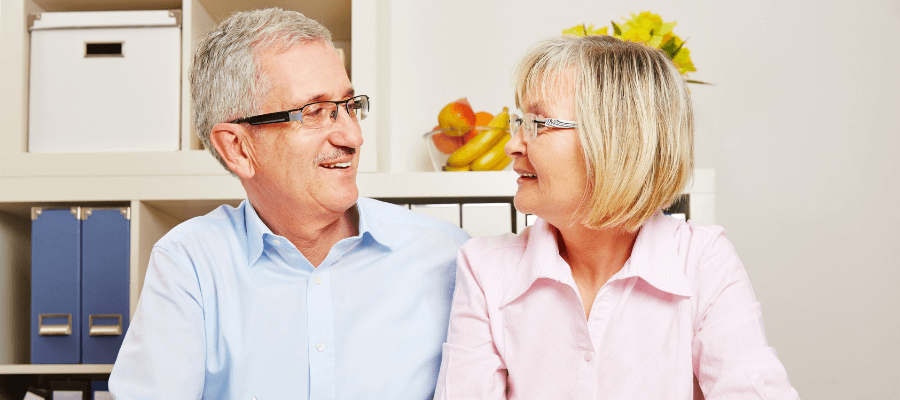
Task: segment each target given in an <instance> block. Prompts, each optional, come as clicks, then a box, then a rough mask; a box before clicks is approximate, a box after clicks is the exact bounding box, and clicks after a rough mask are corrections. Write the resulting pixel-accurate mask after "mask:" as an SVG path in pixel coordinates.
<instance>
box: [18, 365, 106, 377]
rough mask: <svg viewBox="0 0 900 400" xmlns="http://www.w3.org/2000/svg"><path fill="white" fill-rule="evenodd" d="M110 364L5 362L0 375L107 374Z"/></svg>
mask: <svg viewBox="0 0 900 400" xmlns="http://www.w3.org/2000/svg"><path fill="white" fill-rule="evenodd" d="M112 369H113V365H112V364H5V365H0V375H40V374H109V373H111V372H112Z"/></svg>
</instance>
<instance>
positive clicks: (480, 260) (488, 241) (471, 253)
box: [459, 227, 531, 280]
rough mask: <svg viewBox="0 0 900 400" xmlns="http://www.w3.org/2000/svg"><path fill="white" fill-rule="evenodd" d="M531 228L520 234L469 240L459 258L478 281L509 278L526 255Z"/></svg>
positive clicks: (462, 248) (461, 250)
mask: <svg viewBox="0 0 900 400" xmlns="http://www.w3.org/2000/svg"><path fill="white" fill-rule="evenodd" d="M530 231H531V227H527V228H525V229H524V230H523V231H522V232H520V233H518V234H513V233H506V234H503V235H497V236H484V237H477V238H472V239H469V241H467V242H466V243H465V244H464V245H463V246H462V247H461V248H460V249H459V258H460V261H462V262H464V263H465V264H466V265H467V266H468V267H469V268H470V269H471V271H472V274H473V275H474V276H475V278H476V279H478V280H481V279H479V278H482V279H483V278H488V277H491V276H508V275H509V274H510V273H514V271H515V270H516V269H517V268H518V266H519V262H520V261H521V260H522V257H523V255H524V253H525V247H526V244H527V243H528V236H529V234H530Z"/></svg>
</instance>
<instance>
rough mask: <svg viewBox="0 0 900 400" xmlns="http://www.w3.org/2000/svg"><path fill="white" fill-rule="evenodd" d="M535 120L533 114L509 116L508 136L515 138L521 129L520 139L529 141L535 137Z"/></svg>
mask: <svg viewBox="0 0 900 400" xmlns="http://www.w3.org/2000/svg"><path fill="white" fill-rule="evenodd" d="M535 119H537V117H535V115H534V114H525V115H524V116H522V117H520V116H518V115H516V114H510V117H509V135H510V136H515V135H516V133H517V132H518V131H519V129H522V139H525V140H531V139H534V138H535V137H536V136H537V129H536V128H537V126H536V125H537V124H536V123H535V122H534V120H535Z"/></svg>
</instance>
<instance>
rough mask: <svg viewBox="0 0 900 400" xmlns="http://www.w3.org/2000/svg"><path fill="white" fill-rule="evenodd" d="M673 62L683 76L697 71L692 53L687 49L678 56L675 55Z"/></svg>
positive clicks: (682, 50) (682, 49) (683, 48)
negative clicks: (692, 59) (692, 60)
mask: <svg viewBox="0 0 900 400" xmlns="http://www.w3.org/2000/svg"><path fill="white" fill-rule="evenodd" d="M672 62H674V63H675V66H676V67H678V72H681V74H682V75H687V73H688V72H695V71H697V69H696V68H694V63H693V62H691V51H690V50H688V49H687V47H682V48H681V50H680V51H679V52H678V54H676V55H675V58H673V59H672Z"/></svg>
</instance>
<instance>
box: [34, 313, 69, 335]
mask: <svg viewBox="0 0 900 400" xmlns="http://www.w3.org/2000/svg"><path fill="white" fill-rule="evenodd" d="M44 318H66V319H67V322H66V323H65V324H55V325H49V324H48V325H44ZM71 334H72V314H38V335H40V336H66V335H71Z"/></svg>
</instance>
